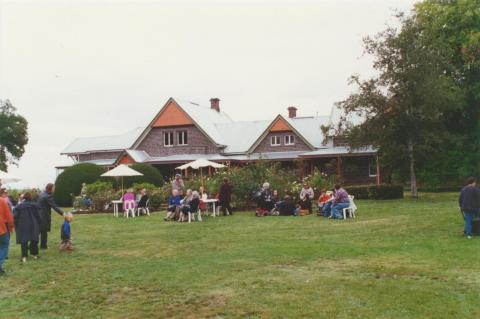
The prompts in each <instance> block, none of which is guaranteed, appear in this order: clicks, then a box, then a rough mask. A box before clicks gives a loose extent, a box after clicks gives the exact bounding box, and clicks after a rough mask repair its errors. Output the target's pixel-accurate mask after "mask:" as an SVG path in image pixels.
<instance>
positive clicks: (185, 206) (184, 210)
mask: <svg viewBox="0 0 480 319" xmlns="http://www.w3.org/2000/svg"><path fill="white" fill-rule="evenodd" d="M192 199H193V194H192V190H191V189H187V191H186V193H185V197H184V198H183V199H182V200H181V204H182V207H181V209H180V218H179V219H178V221H179V222H183V221H185V217H187V216H188V212H189V211H190V202H191V201H192Z"/></svg>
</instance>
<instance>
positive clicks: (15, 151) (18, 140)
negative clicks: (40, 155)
mask: <svg viewBox="0 0 480 319" xmlns="http://www.w3.org/2000/svg"><path fill="white" fill-rule="evenodd" d="M27 129H28V122H27V120H26V119H25V118H24V117H23V116H21V115H19V114H17V113H16V109H15V107H14V106H13V105H12V103H10V101H9V100H5V101H3V100H0V170H4V171H6V170H7V164H8V163H16V162H17V161H18V160H19V159H20V157H22V155H23V153H24V152H25V145H26V144H27V142H28V135H27Z"/></svg>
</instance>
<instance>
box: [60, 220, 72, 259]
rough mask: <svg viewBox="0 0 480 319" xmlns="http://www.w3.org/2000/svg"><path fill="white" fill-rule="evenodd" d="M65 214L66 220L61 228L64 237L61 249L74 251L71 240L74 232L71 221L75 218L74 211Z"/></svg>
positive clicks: (62, 237) (61, 234)
mask: <svg viewBox="0 0 480 319" xmlns="http://www.w3.org/2000/svg"><path fill="white" fill-rule="evenodd" d="M63 216H64V217H63V218H64V219H65V220H64V222H63V224H62V228H61V229H60V237H61V239H62V242H61V243H60V251H72V250H73V245H72V240H71V237H72V233H71V230H70V223H71V222H72V220H73V215H72V213H70V212H68V213H65V214H64V215H63Z"/></svg>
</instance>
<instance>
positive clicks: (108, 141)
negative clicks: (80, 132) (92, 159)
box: [60, 127, 143, 155]
mask: <svg viewBox="0 0 480 319" xmlns="http://www.w3.org/2000/svg"><path fill="white" fill-rule="evenodd" d="M142 131H143V128H141V127H137V128H136V129H134V130H131V131H129V132H126V133H124V134H120V135H112V136H100V137H98V136H97V137H81V138H77V139H75V140H74V141H73V142H72V143H70V145H68V146H67V147H66V148H65V149H64V150H63V151H62V152H61V153H60V154H62V155H63V154H65V155H68V154H80V153H89V152H94V151H96V152H98V151H117V150H118V151H121V150H124V149H126V148H130V147H131V146H132V145H133V143H134V142H135V140H136V139H137V138H138V137H139V136H140V134H141V132H142Z"/></svg>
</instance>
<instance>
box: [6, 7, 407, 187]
mask: <svg viewBox="0 0 480 319" xmlns="http://www.w3.org/2000/svg"><path fill="white" fill-rule="evenodd" d="M414 2H416V1H410V0H396V1H394V0H388V1H387V0H383V1H382V0H377V1H373V0H371V1H360V0H357V1H353V0H352V1H334V0H331V1H308V2H301V1H291V2H288V1H236V2H234V1H176V2H174V1H169V2H167V1H142V0H135V1H76V0H65V1H47V0H43V1H6V0H3V1H2V0H0V98H2V99H6V98H8V99H10V100H11V101H12V103H13V104H14V105H15V106H16V107H17V108H18V112H19V113H20V114H22V115H23V116H25V117H26V118H27V120H28V122H29V138H30V141H29V143H28V145H27V147H26V152H25V155H24V156H23V157H22V159H21V161H20V162H19V166H18V167H15V166H10V168H9V172H11V173H12V174H15V175H17V176H19V177H22V178H23V182H22V183H18V184H11V185H10V186H12V187H15V186H17V187H23V186H43V185H45V184H46V183H47V182H50V181H54V180H55V176H56V174H55V173H56V172H55V168H54V167H55V166H57V165H59V164H65V163H70V162H71V161H70V160H69V159H68V158H66V157H62V156H60V155H59V153H60V152H61V151H62V149H64V148H65V147H66V146H67V145H68V144H69V143H70V142H72V141H73V140H74V139H75V138H76V137H85V136H102V135H114V134H118V133H122V132H125V131H129V130H130V129H133V128H135V127H138V126H145V125H146V124H147V123H148V122H149V121H150V120H151V119H152V117H153V116H154V115H155V114H156V113H157V112H158V111H159V109H160V108H161V107H162V106H163V104H164V103H165V102H166V100H167V99H168V98H169V97H170V96H173V97H179V98H183V99H186V100H190V101H195V102H197V103H200V104H203V105H209V99H210V98H211V97H218V98H220V99H221V102H220V107H221V109H222V110H223V111H225V112H227V113H228V114H229V115H230V117H232V119H234V120H249V119H252V120H253V119H273V117H274V116H275V115H277V114H278V113H282V114H284V115H286V114H287V111H286V108H287V107H288V106H290V105H294V106H297V107H298V109H299V110H298V113H297V114H298V116H308V115H315V114H319V115H326V114H328V113H329V111H330V108H331V107H332V105H333V103H334V102H336V101H339V100H342V99H344V98H346V97H347V96H348V94H349V93H350V92H352V90H354V88H353V87H349V86H348V85H347V80H348V78H349V76H350V75H352V74H354V73H359V74H361V75H362V76H364V77H367V76H369V75H372V74H373V70H372V67H371V59H370V58H369V57H366V56H363V49H362V38H363V37H365V36H367V35H373V34H375V33H376V32H378V31H381V30H383V29H384V28H385V27H386V25H387V24H390V25H394V24H395V19H394V18H393V13H394V10H395V9H398V10H401V11H409V10H410V9H411V8H412V6H413V3H414Z"/></svg>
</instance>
